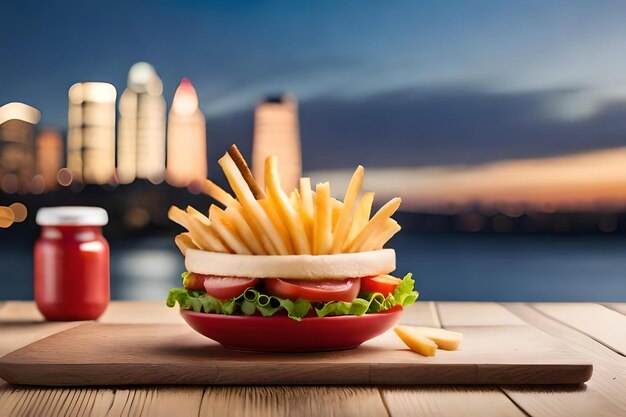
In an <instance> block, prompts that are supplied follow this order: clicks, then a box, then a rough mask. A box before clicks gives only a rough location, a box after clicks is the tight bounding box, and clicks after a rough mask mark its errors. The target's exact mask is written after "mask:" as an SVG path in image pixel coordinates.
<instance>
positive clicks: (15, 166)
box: [0, 103, 41, 193]
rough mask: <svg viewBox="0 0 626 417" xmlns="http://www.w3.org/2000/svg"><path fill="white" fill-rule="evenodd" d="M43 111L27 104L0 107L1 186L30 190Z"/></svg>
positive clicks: (18, 190)
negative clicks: (37, 132)
mask: <svg viewBox="0 0 626 417" xmlns="http://www.w3.org/2000/svg"><path fill="white" fill-rule="evenodd" d="M40 116H41V114H40V113H39V110H37V109H36V108H34V107H31V106H29V105H27V104H23V103H7V104H5V105H4V106H2V107H0V187H1V188H2V190H3V191H4V192H7V193H14V192H20V193H27V192H28V191H29V190H30V181H31V179H32V177H33V175H34V174H35V147H34V135H35V125H36V124H37V123H39V118H40Z"/></svg>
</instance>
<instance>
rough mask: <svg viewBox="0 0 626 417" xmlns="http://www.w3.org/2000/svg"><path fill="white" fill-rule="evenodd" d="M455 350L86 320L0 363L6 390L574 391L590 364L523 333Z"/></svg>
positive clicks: (390, 338)
mask: <svg viewBox="0 0 626 417" xmlns="http://www.w3.org/2000/svg"><path fill="white" fill-rule="evenodd" d="M452 329H453V330H457V331H461V332H463V334H464V339H463V343H462V345H461V348H462V349H461V350H459V351H456V352H446V351H439V352H438V353H437V356H436V357H431V358H426V357H423V356H420V355H418V354H416V353H413V352H411V351H410V350H408V349H407V348H406V347H405V346H404V344H403V343H402V342H401V341H400V340H399V339H398V338H397V337H396V335H395V334H394V333H393V332H387V333H385V334H384V335H382V336H379V337H377V338H375V339H373V340H371V341H369V342H367V343H365V344H363V345H362V346H360V347H358V348H356V349H352V350H346V351H337V352H324V353H304V354H302V353H299V354H293V353H292V354H272V353H255V352H244V351H236V350H230V349H226V348H223V347H222V346H221V345H219V344H217V343H216V342H213V341H212V340H209V339H207V338H205V337H203V336H201V335H199V334H197V333H195V332H194V331H193V330H191V329H190V328H189V327H187V326H186V325H162V324H98V323H86V324H82V325H80V326H77V327H75V328H72V329H70V330H66V331H64V332H61V333H58V334H56V335H53V336H50V337H48V338H46V339H42V340H40V341H38V342H35V343H33V344H31V345H28V346H26V347H24V348H22V349H19V350H16V351H14V352H12V353H10V354H8V355H6V356H4V357H3V358H1V359H0V378H2V379H5V380H6V381H8V382H11V383H14V384H27V385H48V386H83V385H92V386H95V385H152V384H185V385H196V384H203V385H204V384H210V385H286V384H341V385H343V384H376V385H382V384H394V385H412V384H578V383H582V382H584V381H587V380H588V379H589V378H590V377H591V373H592V364H591V363H590V362H589V361H588V360H586V359H584V358H581V357H580V356H578V355H577V354H576V353H575V352H574V351H572V350H570V349H569V348H567V346H566V345H564V344H563V343H562V342H561V341H559V340H557V339H554V338H552V337H550V336H548V335H546V334H544V333H542V332H540V331H538V330H536V329H534V328H531V327H528V326H488V327H457V328H452Z"/></svg>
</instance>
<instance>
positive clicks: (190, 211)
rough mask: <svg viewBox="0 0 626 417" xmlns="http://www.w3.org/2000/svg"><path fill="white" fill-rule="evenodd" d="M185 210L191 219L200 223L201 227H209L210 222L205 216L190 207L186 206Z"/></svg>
mask: <svg viewBox="0 0 626 417" xmlns="http://www.w3.org/2000/svg"><path fill="white" fill-rule="evenodd" d="M186 210H187V214H188V215H189V216H191V217H192V218H196V219H198V221H200V222H201V223H202V224H203V225H205V226H207V227H208V226H210V225H211V220H210V219H209V218H208V217H207V216H205V215H204V214H202V213H200V212H199V211H198V210H196V209H195V208H193V207H191V206H187V209H186Z"/></svg>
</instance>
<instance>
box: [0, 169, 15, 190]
mask: <svg viewBox="0 0 626 417" xmlns="http://www.w3.org/2000/svg"><path fill="white" fill-rule="evenodd" d="M17 181H18V180H17V175H15V174H13V173H9V174H6V175H5V176H4V177H2V180H0V188H2V191H4V192H5V193H7V194H13V193H16V192H17Z"/></svg>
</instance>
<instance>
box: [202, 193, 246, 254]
mask: <svg viewBox="0 0 626 417" xmlns="http://www.w3.org/2000/svg"><path fill="white" fill-rule="evenodd" d="M209 218H210V219H211V225H212V227H213V230H215V233H216V234H217V235H218V237H220V238H221V240H222V241H223V242H224V243H226V245H227V246H228V247H229V248H230V249H232V250H233V252H235V253H237V254H239V255H252V251H251V250H250V249H249V248H248V246H246V244H245V243H244V242H243V241H241V239H239V237H238V236H237V235H236V233H235V230H234V229H233V227H232V226H231V224H230V222H229V221H228V218H227V217H226V214H225V213H224V211H223V210H222V209H221V208H219V207H217V206H215V205H212V206H211V207H210V208H209Z"/></svg>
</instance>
